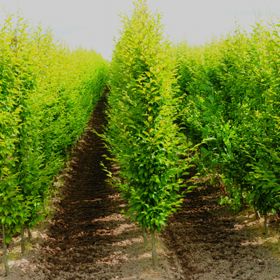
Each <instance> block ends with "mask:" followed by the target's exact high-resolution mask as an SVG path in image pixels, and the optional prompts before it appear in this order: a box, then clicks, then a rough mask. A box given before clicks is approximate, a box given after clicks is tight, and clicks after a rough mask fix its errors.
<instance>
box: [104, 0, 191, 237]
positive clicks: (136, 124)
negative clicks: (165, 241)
mask: <svg viewBox="0 0 280 280" xmlns="http://www.w3.org/2000/svg"><path fill="white" fill-rule="evenodd" d="M110 88H111V92H110V95H109V98H108V104H109V109H108V112H107V113H108V120H109V122H108V127H107V131H106V141H107V144H108V147H109V149H110V152H111V154H112V155H113V156H114V158H115V160H116V162H117V164H118V166H120V174H119V175H120V176H119V177H120V178H121V181H120V182H119V187H120V190H121V192H122V194H123V197H124V198H125V199H126V201H127V204H128V214H129V215H130V217H131V218H132V219H133V220H134V221H136V222H138V224H139V225H140V226H141V227H142V228H143V229H147V230H150V231H151V232H154V231H156V230H157V231H160V230H161V229H162V228H163V226H164V225H165V224H166V222H167V220H168V217H169V216H170V215H171V214H172V213H174V212H175V211H176V210H177V208H178V206H179V205H180V203H181V201H182V199H181V197H182V195H181V193H180V191H179V189H180V186H181V183H182V181H181V179H180V174H181V173H182V171H183V170H184V169H185V165H186V161H184V160H183V156H182V155H183V154H184V152H185V150H184V148H185V147H184V143H185V137H184V136H183V135H182V134H181V133H180V132H179V128H178V126H177V125H176V123H175V118H176V114H177V107H176V106H177V102H178V100H177V98H176V93H177V91H178V87H177V80H176V78H175V59H174V57H172V51H171V47H170V44H169V43H168V42H167V41H166V40H165V39H164V37H163V33H162V26H161V24H160V20H159V17H157V16H154V15H152V14H151V12H150V11H149V9H148V7H147V3H146V1H142V0H140V1H136V2H135V9H134V12H133V15H132V17H131V18H125V21H124V29H123V31H122V34H121V38H120V40H119V41H118V43H117V45H116V48H115V50H114V53H113V59H112V66H111V76H110Z"/></svg>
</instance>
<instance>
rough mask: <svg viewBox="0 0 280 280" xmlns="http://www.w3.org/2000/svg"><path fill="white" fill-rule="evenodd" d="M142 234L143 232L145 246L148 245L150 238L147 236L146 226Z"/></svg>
mask: <svg viewBox="0 0 280 280" xmlns="http://www.w3.org/2000/svg"><path fill="white" fill-rule="evenodd" d="M142 234H143V240H144V246H145V247H146V246H147V245H148V238H147V232H146V230H145V229H144V228H143V230H142Z"/></svg>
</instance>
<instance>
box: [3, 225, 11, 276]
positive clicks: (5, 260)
mask: <svg viewBox="0 0 280 280" xmlns="http://www.w3.org/2000/svg"><path fill="white" fill-rule="evenodd" d="M2 234H3V264H4V269H5V276H8V274H9V272H10V269H9V264H8V249H7V244H6V241H5V239H6V232H5V226H4V225H2Z"/></svg>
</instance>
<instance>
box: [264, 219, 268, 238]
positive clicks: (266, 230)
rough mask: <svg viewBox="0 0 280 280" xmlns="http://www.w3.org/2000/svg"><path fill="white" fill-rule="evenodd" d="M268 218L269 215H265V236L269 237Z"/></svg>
mask: <svg viewBox="0 0 280 280" xmlns="http://www.w3.org/2000/svg"><path fill="white" fill-rule="evenodd" d="M268 233H269V232H268V216H267V214H265V215H264V234H265V236H268Z"/></svg>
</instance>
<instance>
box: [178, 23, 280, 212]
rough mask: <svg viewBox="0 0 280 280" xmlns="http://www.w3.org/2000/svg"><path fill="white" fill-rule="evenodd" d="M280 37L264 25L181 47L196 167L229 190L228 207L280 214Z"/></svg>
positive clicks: (185, 120)
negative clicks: (196, 146)
mask: <svg viewBox="0 0 280 280" xmlns="http://www.w3.org/2000/svg"><path fill="white" fill-rule="evenodd" d="M279 34H280V32H279V25H272V26H265V25H261V24H258V25H256V26H255V28H254V30H253V32H251V33H246V32H243V31H236V32H235V33H234V34H232V35H230V36H228V37H227V38H226V39H224V40H221V41H216V42H214V43H211V44H208V45H206V46H204V47H201V48H190V47H188V46H186V45H180V46H178V48H177V65H178V75H179V84H180V88H181V95H182V99H183V103H182V107H181V112H182V114H181V115H180V116H181V117H180V119H181V121H182V124H183V127H184V129H185V131H186V133H187V135H188V136H189V137H190V138H191V139H192V142H193V145H194V144H197V143H201V142H205V144H203V145H202V146H201V149H200V154H199V157H198V160H197V166H198V167H199V171H200V172H201V174H212V175H213V176H212V178H213V177H215V178H216V179H219V181H220V183H221V186H222V187H223V188H224V194H225V195H224V197H223V198H222V202H224V203H229V204H230V205H231V206H232V207H233V208H235V209H241V208H242V206H244V205H251V206H253V207H254V208H255V210H256V211H259V212H260V213H261V214H263V215H265V216H266V215H267V214H268V213H275V212H279V211H280V145H279V143H280V79H279V74H280V68H279V65H280V55H279V53H280V35H279Z"/></svg>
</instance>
